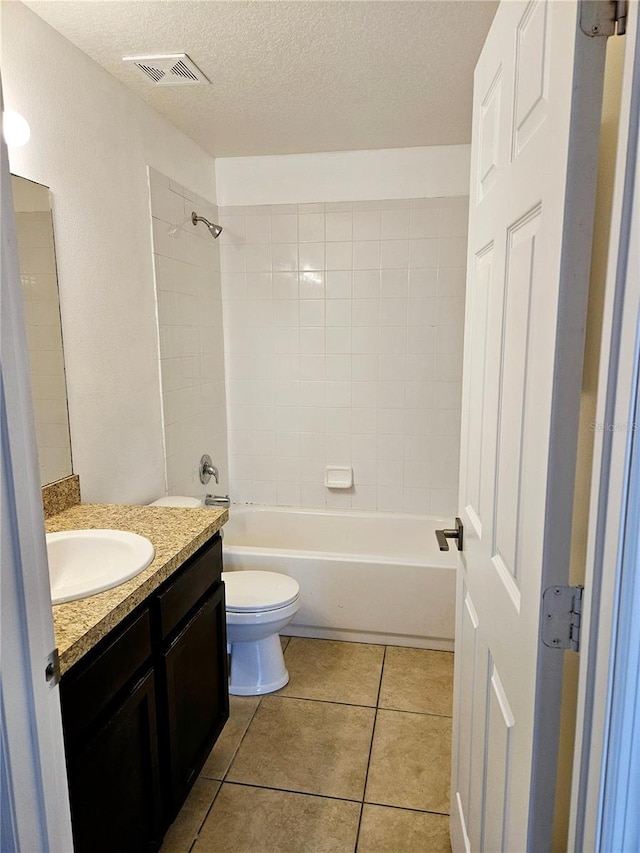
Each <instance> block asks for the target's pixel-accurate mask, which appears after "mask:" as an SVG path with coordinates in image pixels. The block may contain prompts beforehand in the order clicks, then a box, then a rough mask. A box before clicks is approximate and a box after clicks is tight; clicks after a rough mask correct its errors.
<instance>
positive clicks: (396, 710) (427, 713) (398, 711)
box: [378, 705, 453, 720]
mask: <svg viewBox="0 0 640 853" xmlns="http://www.w3.org/2000/svg"><path fill="white" fill-rule="evenodd" d="M378 710H379V711H391V713H392V714H413V716H414V717H438V719H440V720H453V716H452V715H451V714H435V713H434V712H433V711H406V710H405V709H404V708H386V707H382V708H381V707H380V706H379V705H378Z"/></svg>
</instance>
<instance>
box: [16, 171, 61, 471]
mask: <svg viewBox="0 0 640 853" xmlns="http://www.w3.org/2000/svg"><path fill="white" fill-rule="evenodd" d="M11 183H12V190H13V204H14V208H15V214H16V231H17V239H18V256H19V260H20V281H21V283H22V293H23V296H24V307H25V323H26V327H27V343H28V347H29V360H30V363H31V390H32V393H33V406H34V410H35V420H36V435H37V439H38V461H39V464H40V481H41V483H42V485H43V486H44V485H46V484H47V483H52V482H53V481H54V480H60V479H61V478H62V477H68V476H69V475H70V474H72V473H73V469H72V464H71V438H70V435H69V413H68V408H67V385H66V380H65V372H64V353H63V349H62V327H61V324H60V300H59V298H58V276H57V273H56V254H55V244H54V239H53V219H52V216H51V196H50V193H49V188H48V187H45V186H42V184H36V183H34V182H33V181H28V180H27V179H26V178H21V177H18V176H16V175H12V176H11Z"/></svg>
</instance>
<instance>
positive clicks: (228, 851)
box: [194, 783, 360, 853]
mask: <svg viewBox="0 0 640 853" xmlns="http://www.w3.org/2000/svg"><path fill="white" fill-rule="evenodd" d="M359 816H360V805H359V803H349V802H345V801H344V800H330V799H327V798H324V797H311V796H308V795H307V794H292V793H289V792H286V791H273V790H269V789H265V788H250V787H247V786H244V785H230V784H228V783H225V784H224V785H223V786H222V790H221V791H220V793H219V794H218V797H217V798H216V802H215V804H214V807H213V808H212V809H211V812H210V813H209V816H208V818H207V820H206V822H205V824H204V826H203V827H202V832H201V833H200V836H199V837H198V841H197V843H196V845H195V847H194V853H353V849H354V847H355V843H356V835H357V832H358V819H359Z"/></svg>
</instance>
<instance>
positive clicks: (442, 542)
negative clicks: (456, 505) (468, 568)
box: [436, 518, 464, 551]
mask: <svg viewBox="0 0 640 853" xmlns="http://www.w3.org/2000/svg"><path fill="white" fill-rule="evenodd" d="M463 536H464V526H463V524H462V521H461V520H460V519H459V518H456V526H455V529H453V530H451V529H444V530H436V539H437V540H438V547H439V548H440V550H441V551H448V550H449V543H448V542H447V539H455V540H456V544H457V546H458V551H462V545H463Z"/></svg>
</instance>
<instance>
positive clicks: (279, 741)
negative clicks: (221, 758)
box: [227, 696, 375, 800]
mask: <svg viewBox="0 0 640 853" xmlns="http://www.w3.org/2000/svg"><path fill="white" fill-rule="evenodd" d="M374 715H375V711H374V710H373V708H361V707H358V706H355V705H334V704H332V703H329V702H310V701H307V700H304V699H285V698H282V697H280V696H265V698H264V699H263V700H262V702H261V703H260V706H259V708H258V710H257V711H256V713H255V715H254V717H253V720H252V721H251V724H250V725H249V728H248V730H247V733H246V735H245V737H244V740H243V741H242V744H241V745H240V749H239V750H238V752H237V753H236V757H235V759H234V760H233V764H232V765H231V768H230V770H229V772H228V774H227V781H229V782H245V783H247V784H249V785H262V786H265V787H268V788H284V789H286V790H289V791H300V792H302V793H307V794H324V795H325V796H328V797H343V798H345V799H354V800H358V799H362V793H363V791H364V783H365V778H366V772H367V762H368V758H369V746H370V743H371V732H372V730H373V721H374Z"/></svg>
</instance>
